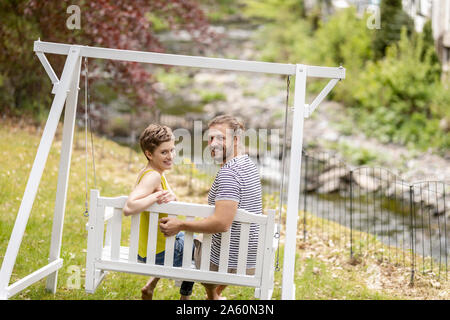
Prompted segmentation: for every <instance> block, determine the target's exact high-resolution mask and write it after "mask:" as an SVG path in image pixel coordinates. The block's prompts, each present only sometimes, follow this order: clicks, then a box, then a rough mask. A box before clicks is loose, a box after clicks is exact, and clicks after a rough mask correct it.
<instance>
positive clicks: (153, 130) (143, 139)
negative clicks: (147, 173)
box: [139, 124, 174, 160]
mask: <svg viewBox="0 0 450 320" xmlns="http://www.w3.org/2000/svg"><path fill="white" fill-rule="evenodd" d="M173 139H174V135H173V133H172V130H171V129H170V128H169V127H167V126H161V125H159V124H150V125H149V126H148V127H147V128H145V130H144V131H143V132H142V133H141V136H140V137H139V142H140V144H141V149H142V152H144V155H145V151H149V152H150V153H153V151H155V149H156V148H158V146H159V145H160V144H161V143H163V142H167V141H170V140H173ZM145 157H146V158H147V155H145ZM147 159H148V158H147ZM148 160H149V159H148Z"/></svg>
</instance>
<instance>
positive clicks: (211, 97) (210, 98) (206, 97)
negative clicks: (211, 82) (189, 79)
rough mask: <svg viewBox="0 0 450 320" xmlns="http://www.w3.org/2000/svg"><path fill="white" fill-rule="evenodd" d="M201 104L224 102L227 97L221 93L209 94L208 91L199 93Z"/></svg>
mask: <svg viewBox="0 0 450 320" xmlns="http://www.w3.org/2000/svg"><path fill="white" fill-rule="evenodd" d="M199 94H200V97H201V101H202V103H205V104H206V103H210V102H214V101H226V100H227V97H226V96H225V95H224V94H223V93H222V92H211V91H208V90H200V91H199Z"/></svg>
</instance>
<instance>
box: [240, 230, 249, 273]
mask: <svg viewBox="0 0 450 320" xmlns="http://www.w3.org/2000/svg"><path fill="white" fill-rule="evenodd" d="M249 235H250V224H249V223H241V234H240V237H239V254H238V265H237V273H238V274H246V271H247V254H248V243H249Z"/></svg>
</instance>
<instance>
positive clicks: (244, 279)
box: [95, 260, 260, 287]
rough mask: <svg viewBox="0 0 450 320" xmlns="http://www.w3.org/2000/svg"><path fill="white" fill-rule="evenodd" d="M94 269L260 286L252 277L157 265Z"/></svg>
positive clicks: (106, 263)
mask: <svg viewBox="0 0 450 320" xmlns="http://www.w3.org/2000/svg"><path fill="white" fill-rule="evenodd" d="M95 267H96V268H98V269H102V270H109V271H119V272H127V273H133V274H140V275H147V276H156V277H160V278H168V279H174V280H176V279H180V280H186V281H194V282H202V283H217V284H226V285H238V286H249V287H257V286H259V285H260V281H259V279H256V278H255V277H254V276H247V275H245V276H244V275H237V274H234V273H219V272H215V271H203V270H197V269H184V268H176V267H166V266H159V265H148V264H143V263H129V262H122V261H111V260H107V261H103V260H101V261H98V262H96V264H95Z"/></svg>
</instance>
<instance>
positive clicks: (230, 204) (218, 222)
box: [160, 115, 262, 300]
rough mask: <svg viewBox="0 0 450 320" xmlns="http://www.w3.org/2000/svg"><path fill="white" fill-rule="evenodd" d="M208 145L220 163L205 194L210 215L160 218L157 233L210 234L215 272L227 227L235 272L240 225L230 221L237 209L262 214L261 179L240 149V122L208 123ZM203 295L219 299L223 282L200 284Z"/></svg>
mask: <svg viewBox="0 0 450 320" xmlns="http://www.w3.org/2000/svg"><path fill="white" fill-rule="evenodd" d="M208 127H209V129H208V146H209V148H210V152H211V157H212V158H213V159H214V160H215V161H216V162H217V163H220V164H221V169H220V170H219V172H218V173H217V175H216V178H215V180H214V183H213V185H212V186H211V189H210V191H209V194H208V204H209V205H214V206H215V210H214V214H212V215H211V216H210V217H208V218H205V219H202V220H194V221H183V220H179V219H175V218H162V219H160V229H161V232H162V233H163V234H164V235H166V236H172V235H175V234H177V233H178V232H180V231H182V230H186V231H191V232H200V233H213V234H214V235H213V237H212V244H211V259H210V270H212V271H217V270H218V265H219V256H220V242H221V234H220V233H221V232H226V231H228V230H229V229H230V228H231V241H230V256H229V261H228V272H233V273H235V272H236V269H237V257H238V252H239V234H240V224H239V223H237V222H233V219H234V216H235V215H236V211H237V209H245V210H247V211H249V212H251V213H254V214H262V195H261V194H262V192H261V181H260V178H259V173H258V169H257V167H256V165H255V164H254V163H253V161H252V160H251V159H250V158H249V156H248V155H247V154H244V153H243V151H242V141H241V138H242V137H241V135H242V133H243V131H244V125H243V124H242V123H241V122H240V121H239V120H237V119H236V118H235V117H232V116H229V115H222V116H218V117H216V118H214V119H213V120H212V121H211V122H210V123H209V124H208ZM258 235H259V226H258V225H256V224H252V225H251V227H250V235H249V244H248V259H247V274H254V272H255V266H256V250H257V244H258ZM203 285H204V286H205V289H206V294H207V298H208V299H211V300H219V299H221V293H222V291H223V290H224V289H225V287H226V286H224V285H212V284H203Z"/></svg>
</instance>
